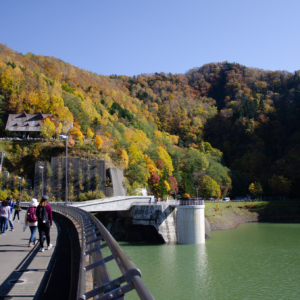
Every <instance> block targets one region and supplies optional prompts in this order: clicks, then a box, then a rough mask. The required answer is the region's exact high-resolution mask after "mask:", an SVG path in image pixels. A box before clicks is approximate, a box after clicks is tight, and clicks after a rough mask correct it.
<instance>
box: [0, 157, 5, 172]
mask: <svg viewBox="0 0 300 300" xmlns="http://www.w3.org/2000/svg"><path fill="white" fill-rule="evenodd" d="M4 156H5V153H4V152H1V165H0V173H1V172H2V164H3V158H4Z"/></svg>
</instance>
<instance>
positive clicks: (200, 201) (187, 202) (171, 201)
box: [167, 200, 204, 205]
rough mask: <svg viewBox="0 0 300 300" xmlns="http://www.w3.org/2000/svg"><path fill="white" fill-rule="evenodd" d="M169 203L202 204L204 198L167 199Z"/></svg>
mask: <svg viewBox="0 0 300 300" xmlns="http://www.w3.org/2000/svg"><path fill="white" fill-rule="evenodd" d="M167 204H169V205H204V200H167Z"/></svg>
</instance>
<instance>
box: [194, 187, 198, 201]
mask: <svg viewBox="0 0 300 300" xmlns="http://www.w3.org/2000/svg"><path fill="white" fill-rule="evenodd" d="M193 189H194V190H196V191H197V201H198V190H199V188H193Z"/></svg>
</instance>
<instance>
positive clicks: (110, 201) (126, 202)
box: [73, 196, 155, 212]
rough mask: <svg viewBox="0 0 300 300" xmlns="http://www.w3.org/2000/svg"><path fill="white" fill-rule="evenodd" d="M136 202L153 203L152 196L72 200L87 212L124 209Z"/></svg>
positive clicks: (129, 207)
mask: <svg viewBox="0 0 300 300" xmlns="http://www.w3.org/2000/svg"><path fill="white" fill-rule="evenodd" d="M136 203H139V205H140V204H143V203H144V204H152V203H155V199H154V196H117V197H110V198H104V199H95V200H89V201H84V202H74V203H73V206H74V207H79V208H81V209H83V210H85V211H88V212H97V211H126V210H130V209H131V207H132V206H133V205H135V204H136Z"/></svg>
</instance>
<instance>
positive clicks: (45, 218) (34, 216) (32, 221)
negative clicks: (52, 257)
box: [0, 195, 52, 252]
mask: <svg viewBox="0 0 300 300" xmlns="http://www.w3.org/2000/svg"><path fill="white" fill-rule="evenodd" d="M13 209H15V214H14V217H13V218H12V212H13ZM20 210H21V207H20V201H19V200H17V202H16V204H15V203H14V201H13V199H11V198H10V197H8V198H7V199H6V200H2V203H1V206H0V234H5V233H6V231H7V230H8V223H9V225H10V229H11V231H14V226H13V220H14V219H15V217H16V216H17V218H18V222H19V220H20ZM24 223H25V225H24V231H25V229H26V227H27V226H28V227H29V229H30V239H29V244H28V247H33V246H34V245H36V243H37V239H36V231H37V230H38V232H39V241H40V251H41V252H44V250H45V248H44V242H45V240H46V242H47V247H46V250H49V249H51V248H52V244H50V228H52V208H51V206H50V205H49V197H48V196H46V195H44V196H42V199H41V201H40V203H38V201H37V199H35V198H33V199H32V200H31V202H30V203H29V207H28V209H27V210H26V213H25V219H24Z"/></svg>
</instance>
